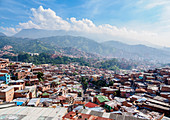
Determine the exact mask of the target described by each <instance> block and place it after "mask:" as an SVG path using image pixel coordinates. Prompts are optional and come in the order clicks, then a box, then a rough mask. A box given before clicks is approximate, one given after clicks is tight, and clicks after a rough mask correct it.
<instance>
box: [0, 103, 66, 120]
mask: <svg viewBox="0 0 170 120" xmlns="http://www.w3.org/2000/svg"><path fill="white" fill-rule="evenodd" d="M66 112H67V109H66V108H64V107H57V108H44V107H27V106H15V107H9V108H3V109H0V120H1V119H5V120H11V119H15V120H59V119H60V120H61V119H62V117H63V116H64V115H65V113H66Z"/></svg>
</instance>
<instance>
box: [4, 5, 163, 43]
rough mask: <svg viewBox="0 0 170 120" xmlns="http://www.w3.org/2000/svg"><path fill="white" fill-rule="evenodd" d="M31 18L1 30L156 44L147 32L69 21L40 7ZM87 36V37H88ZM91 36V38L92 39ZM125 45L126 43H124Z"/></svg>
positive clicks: (154, 36)
mask: <svg viewBox="0 0 170 120" xmlns="http://www.w3.org/2000/svg"><path fill="white" fill-rule="evenodd" d="M31 11H32V16H31V17H30V20H29V21H28V22H25V23H19V25H18V26H17V28H16V29H15V28H11V27H10V28H3V27H1V28H2V29H3V30H4V31H5V33H6V34H8V35H12V34H15V33H17V32H18V31H19V30H21V29H30V28H37V29H47V30H66V31H78V32H81V33H84V35H87V37H89V36H90V37H91V38H93V39H95V38H96V39H100V40H114V38H119V39H118V40H133V41H135V42H134V44H136V43H142V42H145V41H147V40H148V41H150V42H152V43H154V42H156V43H157V44H160V43H158V41H159V40H158V38H159V37H158V35H157V33H153V32H149V31H135V30H132V29H127V28H126V27H123V28H118V27H116V26H112V25H109V24H102V25H98V26H97V25H95V24H94V23H93V22H92V21H91V20H89V19H81V20H77V19H76V18H74V17H71V18H69V19H66V20H64V19H62V18H61V17H59V16H57V15H56V13H55V12H54V11H53V10H51V9H50V8H48V9H44V8H43V7H42V6H40V7H39V8H38V9H35V8H32V9H31ZM88 35H89V36H88ZM92 36H93V37H92ZM125 42H126V43H127V42H128V41H125Z"/></svg>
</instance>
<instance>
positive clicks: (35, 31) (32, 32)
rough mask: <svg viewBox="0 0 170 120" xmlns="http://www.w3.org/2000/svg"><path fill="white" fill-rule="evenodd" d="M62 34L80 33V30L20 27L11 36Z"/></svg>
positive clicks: (28, 36) (37, 36) (39, 36)
mask: <svg viewBox="0 0 170 120" xmlns="http://www.w3.org/2000/svg"><path fill="white" fill-rule="evenodd" d="M64 35H80V32H76V31H65V30H44V29H35V28H32V29H22V30H21V31H20V32H18V33H16V34H15V35H14V36H13V37H17V38H31V39H37V38H44V37H52V36H64Z"/></svg>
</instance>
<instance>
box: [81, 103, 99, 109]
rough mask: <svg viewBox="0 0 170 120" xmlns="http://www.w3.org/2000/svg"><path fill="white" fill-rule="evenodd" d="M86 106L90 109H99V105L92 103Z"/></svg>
mask: <svg viewBox="0 0 170 120" xmlns="http://www.w3.org/2000/svg"><path fill="white" fill-rule="evenodd" d="M84 106H86V107H89V108H93V107H98V105H97V104H95V103H91V102H88V103H86V104H85V105H84Z"/></svg>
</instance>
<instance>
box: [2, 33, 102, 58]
mask: <svg viewBox="0 0 170 120" xmlns="http://www.w3.org/2000/svg"><path fill="white" fill-rule="evenodd" d="M6 45H11V46H12V47H13V49H14V51H15V52H23V51H24V52H32V53H42V52H46V53H51V54H54V53H55V51H57V52H59V53H61V54H63V55H64V56H73V57H86V58H97V57H99V56H100V55H97V54H93V53H88V52H85V51H81V50H79V49H76V48H72V47H67V46H65V47H63V46H59V45H56V44H54V45H52V44H50V43H46V42H44V41H41V40H39V39H28V38H15V37H6V36H0V49H2V48H3V47H4V46H6Z"/></svg>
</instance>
